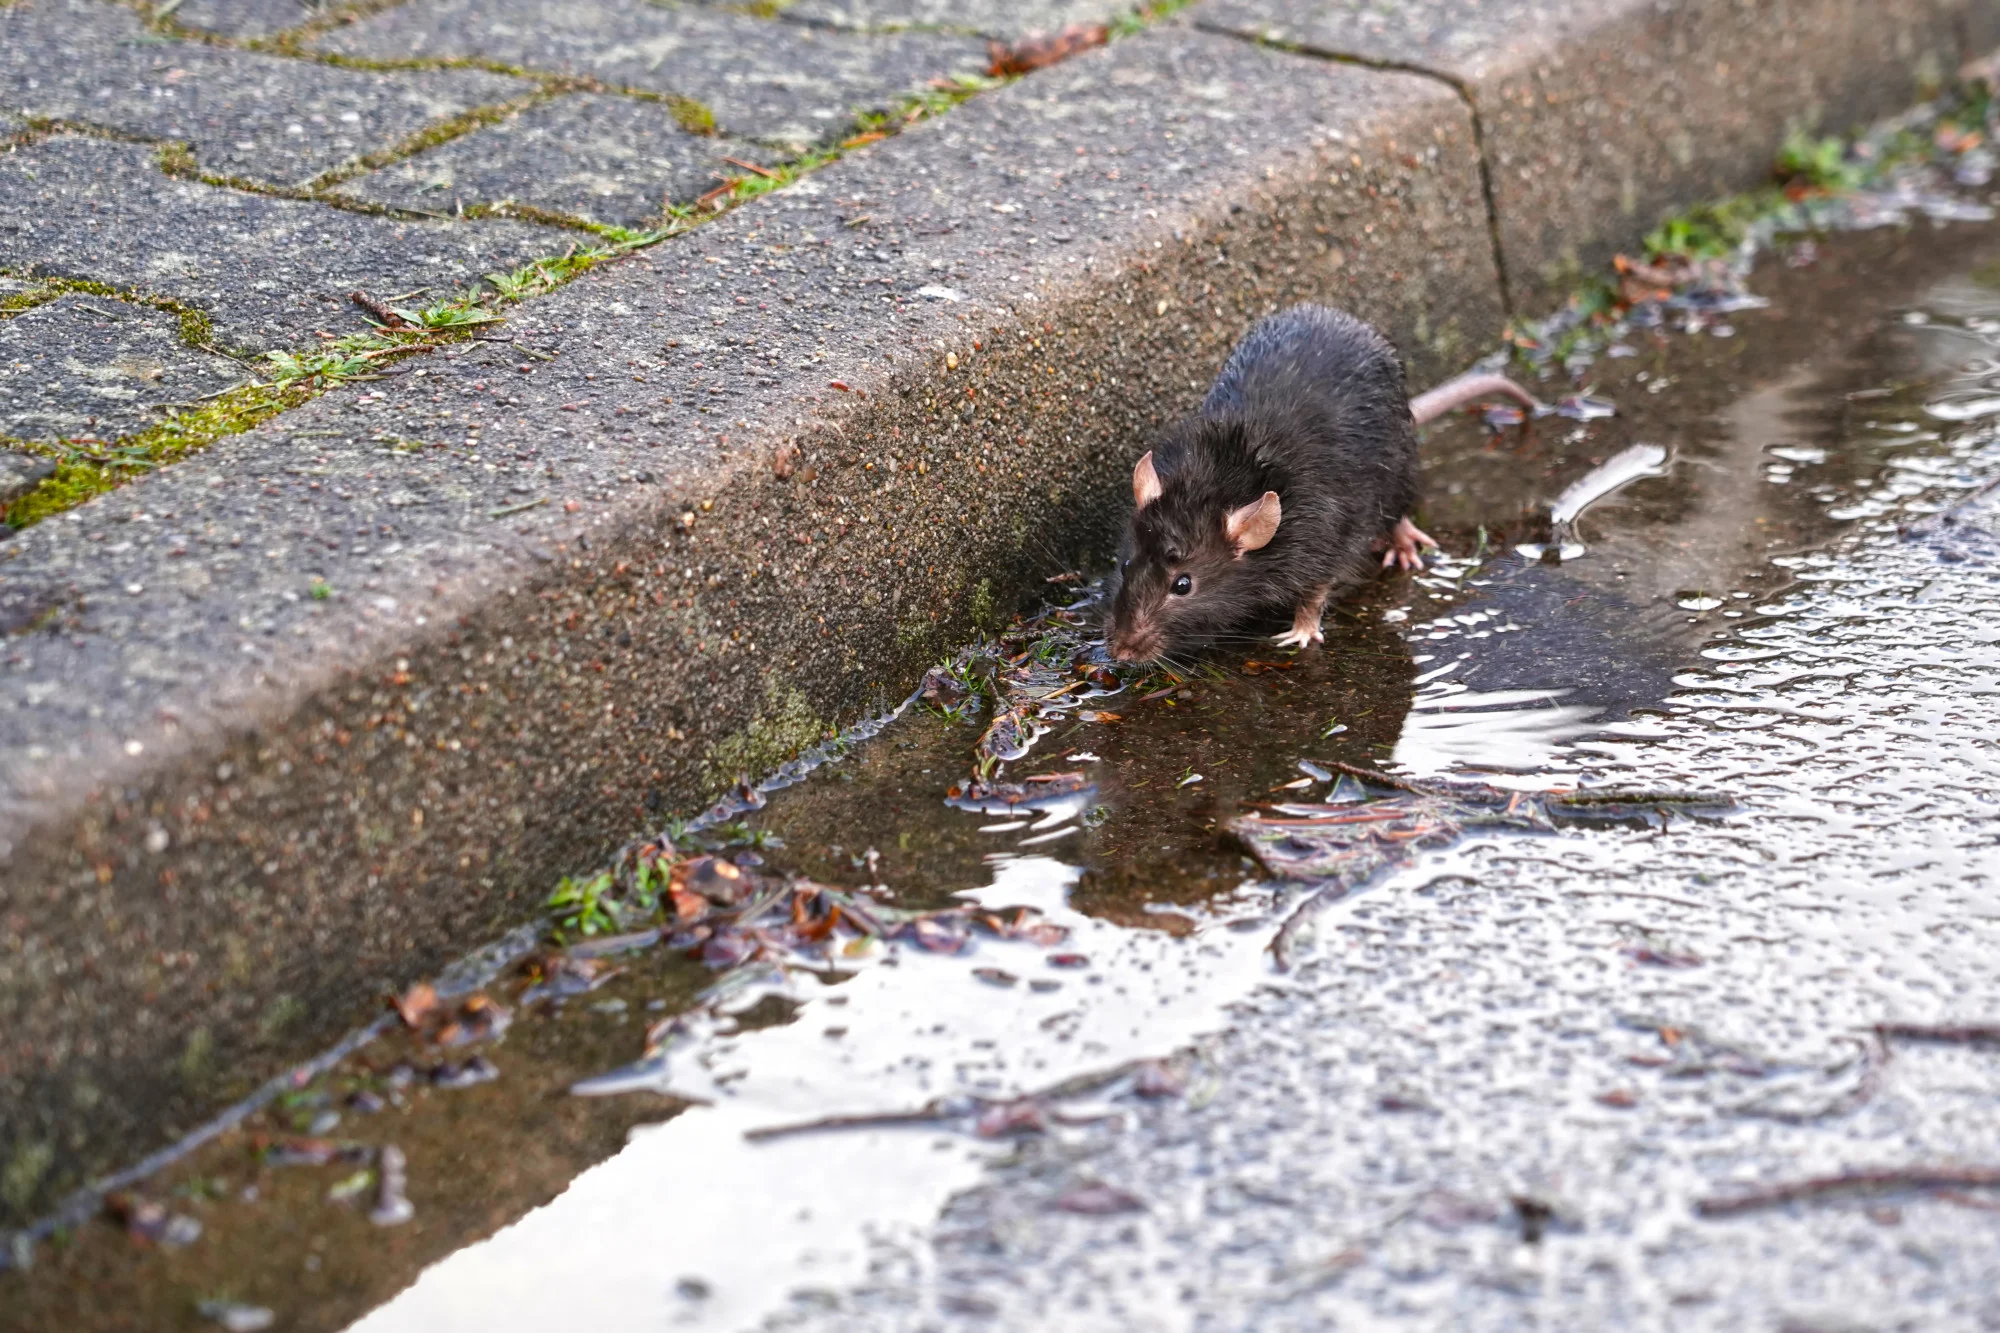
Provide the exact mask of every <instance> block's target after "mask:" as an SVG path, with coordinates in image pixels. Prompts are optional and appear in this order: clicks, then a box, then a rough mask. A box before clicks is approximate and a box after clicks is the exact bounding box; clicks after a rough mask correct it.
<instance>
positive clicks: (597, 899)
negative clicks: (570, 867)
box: [548, 870, 618, 935]
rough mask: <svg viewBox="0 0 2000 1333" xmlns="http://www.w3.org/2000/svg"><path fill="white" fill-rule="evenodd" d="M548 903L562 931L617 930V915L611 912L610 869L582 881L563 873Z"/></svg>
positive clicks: (591, 931) (595, 931) (592, 931)
mask: <svg viewBox="0 0 2000 1333" xmlns="http://www.w3.org/2000/svg"><path fill="white" fill-rule="evenodd" d="M548 905H549V907H550V908H551V909H553V910H554V911H555V913H556V920H557V922H558V923H559V924H560V925H561V926H562V928H563V929H564V930H573V931H576V932H577V933H578V934H582V935H596V934H598V933H600V932H606V933H608V932H611V931H615V930H617V929H618V918H617V916H616V915H614V914H613V911H612V906H613V903H612V879H611V872H610V871H609V870H605V871H600V872H599V873H597V874H595V875H592V876H591V877H590V878H589V879H583V880H577V879H571V878H570V877H569V876H568V875H564V876H563V878H562V882H561V883H560V884H558V885H556V891H555V892H554V893H552V894H550V895H549V903H548Z"/></svg>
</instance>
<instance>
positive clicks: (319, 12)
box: [156, 0, 346, 41]
mask: <svg viewBox="0 0 2000 1333" xmlns="http://www.w3.org/2000/svg"><path fill="white" fill-rule="evenodd" d="M345 7H346V6H344V5H340V4H320V3H317V2H316V0H181V3H180V4H178V5H176V6H174V10H173V13H172V14H171V15H169V17H170V18H171V19H172V20H173V23H174V26H175V27H177V28H190V29H193V30H194V31H196V32H211V33H214V34H215V35H216V36H218V37H231V38H235V39H237V40H241V41H248V40H253V39H255V38H259V37H271V36H275V35H276V34H278V33H281V32H285V31H288V30H290V29H292V28H296V27H298V26H300V25H301V24H304V23H310V22H312V21H313V20H314V19H316V18H319V17H321V16H323V15H325V14H327V13H328V12H330V11H333V10H337V9H342V8H345ZM156 12H157V11H156Z"/></svg>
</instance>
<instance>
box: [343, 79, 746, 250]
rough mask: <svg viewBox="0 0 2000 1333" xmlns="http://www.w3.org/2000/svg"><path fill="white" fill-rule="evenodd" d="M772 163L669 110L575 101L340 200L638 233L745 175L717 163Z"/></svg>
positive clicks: (480, 135) (464, 141)
mask: <svg viewBox="0 0 2000 1333" xmlns="http://www.w3.org/2000/svg"><path fill="white" fill-rule="evenodd" d="M770 156H771V154H770V153H769V152H768V151H767V150H765V149H762V148H758V147H754V146H752V145H749V144H742V143H734V142H731V141H730V140H728V139H725V138H720V137H717V136H714V135H702V134H690V133H688V132H687V131H686V130H685V129H683V128H682V127H681V126H680V124H679V122H678V120H677V118H676V116H675V113H674V110H673V108H672V107H671V106H668V105H666V104H663V103H660V102H655V101H646V100H640V99H635V98H623V97H604V96H596V95H591V94H582V95H578V96H572V97H564V98H561V99H559V100H557V101H554V102H548V103H544V104H543V105H540V106H536V107H532V108H530V109H529V110H526V111H523V112H520V113H518V114H516V115H512V116H509V117H507V119H505V120H503V121H500V122H499V123H498V124H494V125H489V126H486V127H484V128H481V129H478V130H474V131H473V132H472V133H470V134H467V135H463V136H461V137H459V138H457V139H454V140H452V141H451V142H449V143H446V144H443V145H441V146H439V147H437V148H433V149H430V150H428V151H426V152H423V153H419V154H418V155H417V156H415V157H413V158H409V159H407V160H405V161H403V162H399V163H397V164H396V165H394V166H390V167H384V168H382V169H381V170H379V171H373V172H369V173H367V174H366V175H363V176H359V177H357V178H355V179H354V180H351V181H348V182H346V183H344V184H343V185H341V186H340V187H339V190H338V193H339V194H342V195H345V196H347V197H350V198H354V199H365V200H367V201H369V202H371V203H378V204H386V205H388V206H390V207H392V208H405V209H414V210H418V211H422V212H427V213H444V214H451V213H456V212H460V211H463V210H464V209H467V208H471V207H474V206H476V205H482V204H483V205H489V206H490V205H494V204H500V203H503V202H511V203H516V204H526V205H529V206H531V207H533V208H538V209H545V210H548V211H551V212H556V213H564V214H568V215H570V216H572V217H579V218H586V219H589V220H590V221H593V222H608V223H616V224H619V225H623V226H628V227H635V228H636V227H642V226H644V225H645V224H647V223H648V222H657V221H658V219H659V218H660V216H661V214H662V211H663V209H664V207H665V205H667V204H687V203H692V202H693V201H694V200H695V199H697V198H699V197H700V196H701V195H703V194H706V193H707V192H708V191H710V190H712V189H714V188H715V187H716V185H717V183H718V182H720V181H722V180H724V179H726V178H728V177H732V176H741V175H743V174H745V168H744V167H742V166H740V165H735V164H732V163H728V162H724V161H723V160H722V159H723V158H724V157H735V158H737V159H739V160H740V161H744V162H754V163H757V164H758V165H759V166H762V165H764V163H763V162H761V161H759V159H760V158H769V157H770Z"/></svg>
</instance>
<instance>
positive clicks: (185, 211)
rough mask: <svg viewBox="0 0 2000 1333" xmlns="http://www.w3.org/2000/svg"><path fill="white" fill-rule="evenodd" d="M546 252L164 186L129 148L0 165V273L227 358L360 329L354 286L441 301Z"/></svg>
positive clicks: (72, 143) (53, 141)
mask: <svg viewBox="0 0 2000 1333" xmlns="http://www.w3.org/2000/svg"><path fill="white" fill-rule="evenodd" d="M551 251H555V252H557V253H559V252H560V248H559V246H558V245H556V244H552V242H551V237H550V234H549V232H548V231H547V230H545V229H543V228H539V227H531V226H528V225H525V224H523V223H517V222H504V221H486V222H478V223H471V224H452V223H444V222H426V221H415V220H406V219H395V218H382V217H369V216H366V215H363V214H359V213H349V212H342V211H339V210H336V209H331V208H328V207H326V206H325V205H323V204H317V203H308V202H304V201H299V200H292V199H274V198H270V197H268V196H265V195H258V194H248V193H244V192H241V191H237V190H227V189H220V188H216V187H214V186H209V185H203V184H199V183H196V182H193V181H182V180H176V179H174V178H172V177H169V176H164V175H162V174H160V172H159V170H158V169H157V168H156V167H155V165H154V163H153V152H152V150H151V149H150V148H147V147H146V146H144V145H142V144H125V143H113V142H110V141H107V140H103V139H89V138H82V137H78V136H74V135H59V136H56V137H54V138H50V139H44V140H42V141H41V142H38V143H36V144H34V145H32V146H31V147H27V148H22V149H17V150H16V151H14V152H12V153H6V154H0V267H5V268H8V269H11V270H14V271H15V272H17V273H24V274H33V275H37V276H43V277H61V278H79V279H89V280H91V281H94V282H102V283H107V284H109V285H111V286H114V287H118V288H121V289H128V290H133V291H139V292H146V293H150V294H154V295H159V296H165V297H169V298H172V299H173V300H176V301H183V302H186V303H188V304H190V305H193V306H196V307H199V308H200V309H201V310H203V311H204V312H206V313H207V314H208V316H209V318H210V320H211V321H213V323H214V325H215V332H216V337H217V340H218V341H219V342H221V343H222V344H223V345H224V346H227V347H230V348H232V349H249V350H258V351H261V350H264V349H267V348H271V347H275V346H293V345H299V344H305V343H309V342H310V341H311V340H312V339H313V336H314V331H315V330H319V329H325V330H329V331H331V332H336V333H346V332H352V331H354V330H355V329H358V328H362V327H365V325H364V323H363V316H362V314H361V312H360V311H359V310H357V309H355V308H354V307H353V305H352V304H351V303H350V302H349V301H348V299H347V294H348V293H349V292H350V291H352V290H353V289H355V288H357V287H360V288H364V289H367V290H369V291H373V292H377V293H400V292H406V291H409V290H411V289H413V288H418V287H429V288H431V289H433V290H434V291H437V292H440V293H447V292H451V291H455V290H458V289H460V288H463V287H470V286H474V285H476V284H477V283H478V282H479V280H480V276H481V275H482V274H485V273H489V272H492V271H494V270H498V269H511V268H514V267H517V266H519V265H521V264H524V263H526V262H527V261H529V260H531V259H535V258H539V257H541V256H544V255H547V254H549V253H550V252H551Z"/></svg>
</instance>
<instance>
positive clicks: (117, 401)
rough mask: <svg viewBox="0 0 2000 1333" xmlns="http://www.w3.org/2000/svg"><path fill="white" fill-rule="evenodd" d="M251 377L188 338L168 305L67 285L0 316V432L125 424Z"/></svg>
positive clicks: (58, 434)
mask: <svg viewBox="0 0 2000 1333" xmlns="http://www.w3.org/2000/svg"><path fill="white" fill-rule="evenodd" d="M248 378H249V374H248V372H247V371H245V369H244V368H243V367H242V366H240V365H238V364H237V363H236V362H234V361H231V360H230V359H229V358H228V357H225V356H217V355H216V354H214V353H213V352H201V351H197V350H195V349H194V348H192V347H189V346H188V345H187V343H186V342H184V341H183V340H182V338H181V329H180V317H179V316H178V315H175V314H173V313H172V312H170V311H165V310H156V309H153V308H152V307H149V306H142V305H134V304H131V303H129V302H123V301H115V300H111V299H109V298H107V297H101V296H77V295H65V296H59V297H57V298H56V299H55V300H53V301H49V302H46V303H44V304H42V305H38V306H35V307H33V308H31V309H28V310H24V311H22V312H21V313H19V314H17V315H9V316H0V435H10V436H13V437H14V438H15V439H20V440H53V439H57V438H62V437H68V436H78V435H94V436H99V437H102V438H104V439H110V438H112V437H114V436H118V435H126V434H130V433H132V432H134V431H139V430H144V429H145V428H146V427H147V426H150V425H153V424H154V423H156V422H157V421H158V420H159V409H160V408H162V407H166V406H168V405H184V404H191V403H193V402H195V401H196V400H198V399H201V398H205V397H207V396H209V395H210V394H215V393H220V392H221V391H222V390H224V389H228V388H231V387H233V386H234V385H237V384H241V383H243V382H245V381H246V380H247V379H248Z"/></svg>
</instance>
